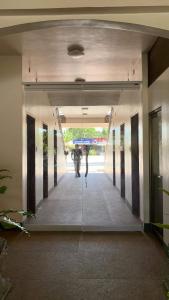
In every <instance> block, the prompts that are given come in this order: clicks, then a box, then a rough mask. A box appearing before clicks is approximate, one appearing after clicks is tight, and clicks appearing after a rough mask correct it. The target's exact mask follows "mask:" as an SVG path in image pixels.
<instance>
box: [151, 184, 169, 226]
mask: <svg viewBox="0 0 169 300" xmlns="http://www.w3.org/2000/svg"><path fill="white" fill-rule="evenodd" d="M160 190H161V191H163V193H165V194H166V195H167V196H169V191H167V190H166V189H160ZM152 224H153V225H155V226H157V227H159V228H162V229H169V224H161V223H152Z"/></svg>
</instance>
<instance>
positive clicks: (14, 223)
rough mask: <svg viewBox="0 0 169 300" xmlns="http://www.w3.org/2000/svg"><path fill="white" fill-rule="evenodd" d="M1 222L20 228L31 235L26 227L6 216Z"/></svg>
mask: <svg viewBox="0 0 169 300" xmlns="http://www.w3.org/2000/svg"><path fill="white" fill-rule="evenodd" d="M1 221H2V222H4V223H6V224H9V225H13V226H15V227H17V228H19V229H20V230H21V231H23V232H25V233H26V234H29V232H28V231H27V230H26V228H25V227H23V226H22V225H21V224H20V223H18V222H16V221H14V220H12V219H11V218H9V217H6V216H4V217H2V218H1Z"/></svg>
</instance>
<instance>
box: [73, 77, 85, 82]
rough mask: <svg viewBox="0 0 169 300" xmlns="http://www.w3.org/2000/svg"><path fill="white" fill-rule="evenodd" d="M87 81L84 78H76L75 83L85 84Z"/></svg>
mask: <svg viewBox="0 0 169 300" xmlns="http://www.w3.org/2000/svg"><path fill="white" fill-rule="evenodd" d="M85 81H86V80H85V79H84V78H80V77H79V78H76V79H75V82H85Z"/></svg>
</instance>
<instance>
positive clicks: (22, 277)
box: [5, 232, 169, 300]
mask: <svg viewBox="0 0 169 300" xmlns="http://www.w3.org/2000/svg"><path fill="white" fill-rule="evenodd" d="M6 237H7V239H8V245H9V251H8V252H9V253H8V256H7V260H6V271H5V274H6V276H8V277H10V278H11V281H12V282H13V287H14V288H13V290H12V291H11V293H10V294H9V297H8V300H30V299H33V300H34V299H37V300H95V299H96V300H112V299H113V300H126V299H127V300H128V299H129V300H165V297H164V293H163V292H164V291H163V287H162V281H163V279H164V278H165V277H166V275H167V273H168V271H169V267H168V263H167V258H166V256H165V254H164V252H163V249H162V247H161V245H160V244H159V243H158V242H157V241H156V240H155V239H154V238H152V237H148V236H147V235H144V234H143V233H141V232H140V233H136V232H130V233H117V232H116V233H115V232H114V233H80V232H79V233H71V232H67V233H59V232H50V233H48V232H39V233H35V232H33V233H32V234H31V237H30V238H28V237H27V236H25V235H23V234H18V233H16V232H12V233H10V232H9V233H8V234H6Z"/></svg>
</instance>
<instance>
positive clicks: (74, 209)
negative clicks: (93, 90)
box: [27, 173, 142, 230]
mask: <svg viewBox="0 0 169 300" xmlns="http://www.w3.org/2000/svg"><path fill="white" fill-rule="evenodd" d="M86 185H87V186H86ZM27 223H28V224H29V229H35V230H37V229H39V226H42V225H57V226H61V227H62V226H63V228H65V227H64V226H75V228H76V227H77V228H78V229H82V230H90V229H93V228H94V229H95V230H98V229H99V228H101V229H103V230H141V229H142V224H141V222H140V221H139V220H138V219H137V218H136V217H135V216H133V215H132V213H131V211H130V210H129V208H128V207H127V204H126V203H125V201H124V200H123V199H121V197H120V195H119V192H118V191H117V189H116V188H114V187H113V185H112V182H111V181H110V180H109V179H108V178H107V177H106V175H105V174H104V173H89V175H88V178H87V182H86V180H85V177H84V174H82V176H81V178H75V177H74V173H67V174H66V175H65V176H64V177H63V179H62V180H61V182H60V183H59V184H58V186H57V187H56V188H55V189H54V190H53V191H52V193H50V195H49V198H48V199H45V200H44V201H43V203H42V205H41V206H40V208H39V210H38V212H37V214H36V219H34V218H33V219H31V220H29V221H28V222H27ZM30 224H31V226H30ZM47 228H49V227H47ZM49 229H51V227H50V228H49Z"/></svg>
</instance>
